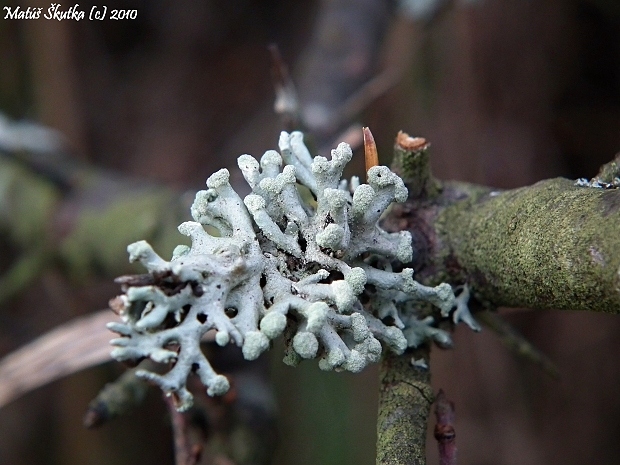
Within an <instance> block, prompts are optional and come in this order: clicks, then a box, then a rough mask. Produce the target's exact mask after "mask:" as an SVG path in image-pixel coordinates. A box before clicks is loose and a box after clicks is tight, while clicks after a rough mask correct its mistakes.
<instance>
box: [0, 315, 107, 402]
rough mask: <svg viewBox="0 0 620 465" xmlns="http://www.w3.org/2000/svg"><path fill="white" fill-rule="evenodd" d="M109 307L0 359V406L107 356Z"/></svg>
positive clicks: (54, 331)
mask: <svg viewBox="0 0 620 465" xmlns="http://www.w3.org/2000/svg"><path fill="white" fill-rule="evenodd" d="M115 318H117V317H116V316H115V315H114V314H113V313H112V312H110V311H109V310H102V311H100V312H97V313H94V314H92V315H89V316H85V317H81V318H77V319H75V320H73V321H71V322H69V323H67V324H65V325H62V326H59V327H57V328H56V329H54V330H53V331H50V332H49V333H47V334H45V335H44V336H41V337H40V338H39V339H36V340H34V341H33V342H31V343H30V344H28V345H26V346H24V347H22V348H20V349H19V350H16V351H15V352H12V353H11V354H9V355H8V356H6V357H5V358H3V359H1V360H0V407H2V406H3V405H5V404H7V403H8V402H10V401H12V400H13V399H15V398H16V397H19V396H20V395H22V394H24V393H26V392H28V391H31V390H33V389H36V388H37V387H39V386H42V385H44V384H47V383H50V382H52V381H54V380H56V379H59V378H62V377H63V376H67V375H70V374H72V373H75V372H77V371H80V370H83V369H85V368H88V367H91V366H94V365H99V364H101V363H103V362H105V361H107V360H110V346H109V343H108V341H109V340H110V331H109V330H108V329H107V328H106V326H105V325H106V323H108V322H110V321H113V320H114V319H115Z"/></svg>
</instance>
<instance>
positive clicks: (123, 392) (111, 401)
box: [83, 368, 149, 428]
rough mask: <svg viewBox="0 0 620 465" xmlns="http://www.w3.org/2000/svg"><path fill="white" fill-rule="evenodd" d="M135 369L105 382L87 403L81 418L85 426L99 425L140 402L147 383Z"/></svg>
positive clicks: (122, 413) (144, 393) (144, 394)
mask: <svg viewBox="0 0 620 465" xmlns="http://www.w3.org/2000/svg"><path fill="white" fill-rule="evenodd" d="M136 370H137V368H134V369H131V370H127V371H126V372H125V373H123V374H122V375H121V376H120V377H119V378H118V379H116V380H114V381H113V382H111V383H108V384H106V385H105V386H104V388H103V389H102V390H101V391H100V392H99V394H97V397H95V398H94V399H93V400H92V401H91V402H90V403H89V404H88V410H87V411H86V414H85V415H84V420H83V423H84V426H85V427H86V428H96V427H98V426H101V425H103V424H104V423H106V422H107V421H109V420H112V419H114V418H116V417H119V416H121V415H124V414H125V413H127V412H129V411H130V410H131V409H132V408H134V407H135V406H137V405H139V404H140V403H142V401H143V400H144V397H145V396H146V392H147V389H148V387H149V385H148V383H147V382H146V381H144V380H143V379H140V378H138V377H137V376H136Z"/></svg>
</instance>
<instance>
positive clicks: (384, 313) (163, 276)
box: [109, 132, 471, 410]
mask: <svg viewBox="0 0 620 465" xmlns="http://www.w3.org/2000/svg"><path fill="white" fill-rule="evenodd" d="M279 148H280V153H278V152H276V151H268V152H266V153H265V154H264V155H263V156H262V158H261V159H260V162H259V161H257V160H256V159H255V158H253V157H252V156H250V155H242V156H241V157H239V159H238V166H239V168H240V170H241V171H242V173H243V176H244V178H245V180H246V181H247V183H248V184H249V186H250V187H251V189H252V193H251V194H249V195H248V196H246V197H245V198H244V199H243V200H242V199H241V198H240V197H239V195H238V194H237V193H236V192H235V190H234V189H233V188H232V187H231V185H230V183H229V172H228V171H227V170H226V169H222V170H220V171H218V172H217V173H215V174H213V175H212V176H211V177H209V179H208V180H207V187H208V189H207V190H204V191H200V192H198V193H197V194H196V199H195V201H194V204H193V205H192V208H191V214H192V217H193V219H194V221H188V222H185V223H183V224H181V225H180V226H179V231H180V232H181V233H182V234H184V235H186V236H189V237H190V239H191V242H192V245H191V247H187V246H179V247H177V248H176V249H175V250H174V252H173V255H172V259H171V260H170V261H166V260H164V259H163V258H161V257H160V256H159V255H157V253H155V251H153V249H152V248H151V246H150V245H149V244H148V243H146V242H144V241H141V242H137V243H134V244H131V245H130V246H129V247H128V251H129V254H130V259H131V260H132V261H139V262H141V263H142V265H144V267H145V268H146V269H147V270H148V274H146V275H139V276H126V277H121V278H119V279H118V280H117V281H118V282H120V283H121V284H122V286H123V294H122V295H120V296H119V297H117V298H116V299H114V300H113V301H112V303H111V306H112V308H113V309H115V310H116V311H118V312H119V313H120V315H121V317H122V319H123V322H122V323H111V324H109V328H110V329H111V330H112V331H115V332H117V333H119V334H120V335H121V337H120V338H117V339H114V340H113V341H112V344H113V345H115V346H116V348H115V349H114V351H113V352H112V356H113V357H114V358H116V359H117V360H134V359H141V358H144V357H150V358H151V359H152V360H154V361H156V362H160V363H169V364H171V365H172V368H171V369H170V371H168V372H167V373H165V374H163V375H160V374H155V373H152V372H150V371H138V372H137V375H138V376H140V377H143V378H145V379H148V380H151V381H153V382H155V383H157V384H158V385H159V386H160V387H161V388H162V389H163V390H164V391H165V392H167V393H169V394H171V395H173V396H174V398H175V399H176V400H177V406H178V408H179V409H181V410H182V409H186V408H188V407H189V406H190V405H191V403H192V395H191V394H190V393H189V391H188V390H187V388H186V380H187V377H188V376H189V375H190V374H191V373H195V374H196V375H198V376H199V377H200V379H201V381H202V383H203V384H204V385H205V386H206V387H207V392H208V393H209V394H210V395H218V394H223V393H224V392H226V391H227V390H228V388H229V383H228V380H227V379H226V378H225V377H224V376H222V375H219V374H217V373H216V372H215V371H214V370H213V368H212V367H211V365H210V364H209V362H208V361H207V359H206V358H205V356H204V355H203V353H202V351H201V350H200V341H201V338H202V336H203V335H204V334H205V333H206V332H207V331H210V330H215V331H216V335H215V340H216V342H217V343H218V344H220V345H222V346H223V345H226V344H228V343H230V342H233V343H234V344H236V345H237V346H240V347H241V348H242V351H243V355H244V357H245V358H246V359H248V360H253V359H256V358H257V357H258V356H259V355H260V354H261V353H262V352H264V351H265V350H267V349H268V348H269V345H270V341H271V340H273V339H274V338H276V337H278V336H280V335H282V334H284V339H285V344H286V346H287V352H286V356H285V362H286V363H288V364H291V365H296V364H297V363H299V361H301V360H302V359H311V358H319V359H320V360H319V366H320V367H321V368H322V369H325V370H332V369H335V370H348V371H353V372H358V371H360V370H362V369H363V368H364V367H365V366H366V365H368V364H369V363H373V362H376V361H378V360H379V357H380V355H381V352H382V346H385V347H387V348H389V349H391V350H392V351H394V352H396V353H402V352H403V351H404V350H405V349H406V348H407V347H408V346H410V347H411V346H417V345H419V344H421V343H422V342H425V341H426V340H428V339H435V340H437V341H438V342H440V343H442V344H448V343H449V335H448V333H446V332H445V331H443V330H440V329H438V328H436V327H434V324H433V323H434V321H435V320H434V319H433V318H432V317H430V318H429V317H428V316H427V315H424V316H422V315H419V314H418V309H419V304H420V303H423V302H429V303H431V304H433V305H434V306H436V307H437V308H438V309H439V310H440V311H441V312H440V314H441V315H442V316H443V317H447V316H448V315H449V313H450V311H451V310H452V309H453V307H454V306H455V304H456V303H457V301H456V300H455V297H454V293H453V291H452V288H451V287H450V285H448V284H441V285H439V286H437V287H427V286H423V285H421V284H420V283H418V282H416V281H414V279H413V270H412V269H410V268H406V267H405V268H403V265H404V264H406V263H408V262H410V261H411V258H412V253H413V250H412V247H411V236H410V233H409V232H406V231H404V232H398V233H387V232H385V231H384V230H382V229H381V228H380V227H379V225H378V221H379V219H380V217H381V215H382V214H383V213H384V212H385V211H386V209H387V208H388V206H389V205H390V204H391V203H392V202H393V201H396V202H404V201H405V200H406V199H407V189H406V188H405V186H404V184H403V181H402V180H401V179H400V178H399V177H398V176H397V175H395V174H394V173H393V172H392V171H390V169H389V168H387V167H385V166H374V167H372V168H371V169H370V170H369V171H368V184H361V185H360V183H359V180H358V179H357V178H353V179H352V180H351V181H350V182H347V181H346V180H342V172H343V169H344V167H345V165H346V163H347V162H349V161H350V160H351V157H352V152H351V149H350V147H349V146H348V145H347V144H345V143H342V144H340V145H339V146H338V147H337V148H336V149H335V150H332V153H331V159H330V160H328V159H327V158H324V157H321V156H317V157H314V158H313V157H312V156H311V155H310V152H309V151H308V149H307V148H306V146H305V145H304V143H303V135H302V134H301V133H300V132H293V133H291V134H288V133H286V132H283V133H282V134H281V136H280V141H279ZM205 227H208V228H205ZM395 266H397V267H398V271H396V268H394V267H395ZM459 312H461V313H459V314H460V315H462V316H460V319H461V320H464V321H467V322H468V323H469V324H471V323H470V321H468V319H467V316H466V315H465V314H464V313H462V312H466V310H463V307H462V305H460V306H459Z"/></svg>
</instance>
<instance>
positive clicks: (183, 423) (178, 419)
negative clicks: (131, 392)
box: [164, 395, 202, 465]
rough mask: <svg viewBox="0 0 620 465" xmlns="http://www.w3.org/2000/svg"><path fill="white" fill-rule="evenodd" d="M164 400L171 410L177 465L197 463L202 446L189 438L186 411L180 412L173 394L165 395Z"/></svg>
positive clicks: (194, 464)
mask: <svg viewBox="0 0 620 465" xmlns="http://www.w3.org/2000/svg"><path fill="white" fill-rule="evenodd" d="M164 400H165V401H166V405H167V406H168V411H169V412H170V419H171V423H172V434H173V437H174V461H175V464H176V465H196V464H197V463H198V461H199V460H200V454H201V453H202V447H201V446H200V445H199V444H194V445H192V443H191V441H190V438H189V426H188V424H187V417H186V416H185V414H184V413H182V412H178V411H177V409H176V406H175V403H174V400H173V399H172V396H166V395H164Z"/></svg>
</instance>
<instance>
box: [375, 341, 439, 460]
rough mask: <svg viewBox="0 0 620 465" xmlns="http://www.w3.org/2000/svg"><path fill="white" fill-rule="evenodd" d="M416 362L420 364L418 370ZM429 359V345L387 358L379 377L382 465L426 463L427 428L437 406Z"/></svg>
mask: <svg viewBox="0 0 620 465" xmlns="http://www.w3.org/2000/svg"><path fill="white" fill-rule="evenodd" d="M412 358H413V360H416V361H418V364H416V365H415V366H412V364H411V361H412ZM429 358H430V348H429V346H428V345H424V346H422V347H419V348H417V349H415V350H414V351H408V352H405V353H404V354H403V355H395V354H393V353H392V352H387V353H386V354H385V355H384V358H383V361H382V362H381V371H380V375H379V377H380V383H381V385H380V388H379V418H378V421H377V436H378V437H377V464H378V465H379V464H381V465H396V464H398V465H423V464H425V463H426V449H425V443H426V425H427V421H428V417H429V414H430V409H431V404H432V402H433V390H432V388H431V384H430V382H431V374H430V369H429ZM421 360H424V362H425V364H426V368H424V367H423V366H422V365H423V364H422V363H420V362H419V361H421Z"/></svg>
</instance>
